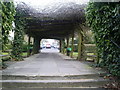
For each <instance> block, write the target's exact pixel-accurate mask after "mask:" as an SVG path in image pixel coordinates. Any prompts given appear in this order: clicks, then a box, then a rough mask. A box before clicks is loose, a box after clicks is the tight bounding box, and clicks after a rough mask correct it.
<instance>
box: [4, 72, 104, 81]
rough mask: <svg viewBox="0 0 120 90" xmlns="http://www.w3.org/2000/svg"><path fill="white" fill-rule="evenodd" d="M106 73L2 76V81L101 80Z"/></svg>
mask: <svg viewBox="0 0 120 90" xmlns="http://www.w3.org/2000/svg"><path fill="white" fill-rule="evenodd" d="M105 75H106V73H100V74H86V75H65V76H22V75H2V80H68V79H69V80H71V79H102V78H103V77H104V76H105Z"/></svg>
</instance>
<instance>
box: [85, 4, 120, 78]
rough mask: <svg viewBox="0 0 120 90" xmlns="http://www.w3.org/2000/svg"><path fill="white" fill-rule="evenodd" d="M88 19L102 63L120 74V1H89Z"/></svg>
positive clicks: (113, 72)
mask: <svg viewBox="0 0 120 90" xmlns="http://www.w3.org/2000/svg"><path fill="white" fill-rule="evenodd" d="M86 19H87V23H88V25H89V26H90V27H91V29H92V31H93V33H94V36H95V41H96V46H97V49H98V55H99V58H100V62H99V63H100V65H101V66H106V67H107V68H108V70H109V71H110V73H112V74H113V75H117V76H120V3H118V2H116V3H113V2H111V3H108V2H106V3H105V2H104V3H103V2H92V3H89V5H88V7H87V9H86Z"/></svg>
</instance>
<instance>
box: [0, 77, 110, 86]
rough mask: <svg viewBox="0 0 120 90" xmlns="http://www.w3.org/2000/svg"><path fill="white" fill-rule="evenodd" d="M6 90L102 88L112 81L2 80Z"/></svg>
mask: <svg viewBox="0 0 120 90" xmlns="http://www.w3.org/2000/svg"><path fill="white" fill-rule="evenodd" d="M0 82H1V83H2V87H4V88H59V87H102V86H103V85H105V84H106V83H108V82H110V80H105V79H78V80H2V81H0Z"/></svg>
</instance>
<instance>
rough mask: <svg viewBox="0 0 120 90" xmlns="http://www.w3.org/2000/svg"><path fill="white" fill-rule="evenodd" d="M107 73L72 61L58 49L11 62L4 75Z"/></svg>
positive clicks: (46, 50)
mask: <svg viewBox="0 0 120 90" xmlns="http://www.w3.org/2000/svg"><path fill="white" fill-rule="evenodd" d="M99 73H105V72H104V71H101V70H96V69H95V68H92V67H91V66H89V65H88V64H85V63H84V62H81V61H78V60H74V59H73V60H72V58H70V57H67V56H65V55H63V54H61V53H59V50H58V49H42V50H41V52H40V53H38V54H35V55H33V56H30V57H28V58H25V59H24V61H18V62H9V63H8V67H7V68H6V69H4V70H3V71H2V74H3V75H19V76H66V75H86V74H99Z"/></svg>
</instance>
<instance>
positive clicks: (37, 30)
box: [16, 2, 86, 39]
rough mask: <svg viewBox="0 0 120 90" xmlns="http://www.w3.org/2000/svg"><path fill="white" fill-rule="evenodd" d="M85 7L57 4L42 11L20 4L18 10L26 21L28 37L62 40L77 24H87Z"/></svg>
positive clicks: (71, 3)
mask: <svg viewBox="0 0 120 90" xmlns="http://www.w3.org/2000/svg"><path fill="white" fill-rule="evenodd" d="M85 7H86V5H85V4H76V3H73V2H68V3H56V4H54V5H52V6H51V7H49V6H48V7H45V8H44V9H42V10H41V9H35V8H34V7H31V6H29V5H27V4H26V3H19V4H18V5H17V7H16V10H17V12H19V13H22V15H20V17H23V18H24V19H26V33H27V34H28V35H31V36H33V37H34V36H38V37H42V38H55V39H61V38H64V37H67V36H68V35H69V34H71V33H72V32H73V30H75V28H76V25H77V24H82V23H84V22H85V10H84V9H85ZM16 17H19V16H16Z"/></svg>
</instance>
